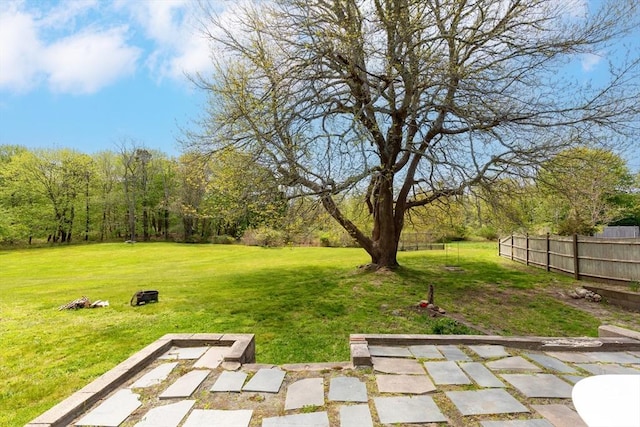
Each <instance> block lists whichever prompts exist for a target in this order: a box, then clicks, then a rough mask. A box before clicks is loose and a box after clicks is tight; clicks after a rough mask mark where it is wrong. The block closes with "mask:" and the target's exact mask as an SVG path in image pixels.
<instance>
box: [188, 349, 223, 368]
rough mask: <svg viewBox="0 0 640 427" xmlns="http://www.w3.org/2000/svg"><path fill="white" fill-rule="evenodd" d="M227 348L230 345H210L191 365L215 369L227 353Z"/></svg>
mask: <svg viewBox="0 0 640 427" xmlns="http://www.w3.org/2000/svg"><path fill="white" fill-rule="evenodd" d="M229 350H230V347H211V348H210V349H209V350H207V351H206V353H205V354H203V355H202V356H201V357H200V358H199V359H198V360H197V361H196V363H194V364H193V367H194V368H209V369H216V368H217V367H218V366H220V364H221V363H222V361H223V360H224V357H225V356H226V355H227V354H228V353H229Z"/></svg>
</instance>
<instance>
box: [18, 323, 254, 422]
mask: <svg viewBox="0 0 640 427" xmlns="http://www.w3.org/2000/svg"><path fill="white" fill-rule="evenodd" d="M199 346H211V347H231V348H230V351H229V353H228V354H227V356H225V358H224V362H232V363H240V364H245V363H254V362H255V353H256V346H255V340H254V335H253V334H167V335H164V336H163V337H162V338H160V339H159V340H157V341H155V342H153V343H151V344H149V345H148V346H146V347H145V348H143V349H142V350H140V351H139V352H137V353H135V354H134V355H133V356H131V357H129V358H128V359H127V360H125V361H124V362H122V363H120V364H119V365H117V366H116V367H115V368H113V369H111V370H110V371H108V372H106V373H105V374H103V375H102V376H100V377H98V378H97V379H96V380H94V381H93V382H91V383H90V384H88V385H86V386H85V387H83V388H81V389H80V390H78V391H77V392H75V393H74V394H72V395H71V396H69V397H68V398H66V399H65V400H63V401H62V402H60V403H59V404H57V405H56V406H54V407H53V408H51V409H49V410H48V411H47V412H45V413H44V414H42V415H40V416H39V417H37V418H36V419H34V420H33V421H31V422H30V423H29V424H27V425H26V427H57V426H66V425H68V424H69V423H70V422H71V421H72V420H73V419H75V418H76V417H77V416H78V415H79V414H81V413H83V412H84V411H86V410H87V408H89V407H91V406H92V405H94V404H95V403H96V402H98V401H99V400H100V399H102V398H104V397H106V396H107V395H108V394H109V393H111V392H112V391H114V390H115V389H117V388H118V387H119V386H120V385H122V384H123V383H124V382H126V381H127V380H129V379H130V378H132V377H133V376H134V375H136V374H138V373H139V372H140V371H142V370H143V369H145V368H146V367H147V366H148V365H149V364H150V363H151V362H153V361H154V360H156V359H157V358H158V356H161V355H162V354H164V353H166V352H167V351H169V350H170V349H171V347H199Z"/></svg>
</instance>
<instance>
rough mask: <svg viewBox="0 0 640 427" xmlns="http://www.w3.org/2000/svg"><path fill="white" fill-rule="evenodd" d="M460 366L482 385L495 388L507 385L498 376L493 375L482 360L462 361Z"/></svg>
mask: <svg viewBox="0 0 640 427" xmlns="http://www.w3.org/2000/svg"><path fill="white" fill-rule="evenodd" d="M460 367H461V368H462V370H463V371H465V372H466V373H467V375H469V376H470V377H471V379H472V380H474V381H475V382H476V384H478V385H479V386H480V387H487V388H494V387H504V386H505V385H504V383H503V382H502V381H500V379H499V378H498V377H496V376H495V375H493V373H492V372H491V371H490V370H488V369H487V368H485V366H484V365H483V364H482V363H480V362H461V363H460Z"/></svg>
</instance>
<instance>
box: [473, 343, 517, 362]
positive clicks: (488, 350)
mask: <svg viewBox="0 0 640 427" xmlns="http://www.w3.org/2000/svg"><path fill="white" fill-rule="evenodd" d="M468 347H469V348H470V349H471V350H472V351H473V352H475V353H476V354H477V355H478V356H480V357H482V358H483V359H493V358H496V357H508V356H509V353H507V351H506V350H505V349H504V346H502V345H470V346H468Z"/></svg>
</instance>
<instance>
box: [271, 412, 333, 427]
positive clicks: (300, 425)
mask: <svg viewBox="0 0 640 427" xmlns="http://www.w3.org/2000/svg"><path fill="white" fill-rule="evenodd" d="M262 427H329V416H328V415H327V413H326V412H311V413H310V414H296V415H285V416H284V417H273V418H263V420H262Z"/></svg>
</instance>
